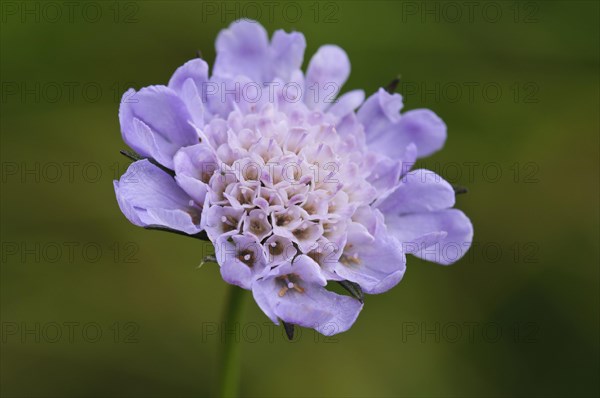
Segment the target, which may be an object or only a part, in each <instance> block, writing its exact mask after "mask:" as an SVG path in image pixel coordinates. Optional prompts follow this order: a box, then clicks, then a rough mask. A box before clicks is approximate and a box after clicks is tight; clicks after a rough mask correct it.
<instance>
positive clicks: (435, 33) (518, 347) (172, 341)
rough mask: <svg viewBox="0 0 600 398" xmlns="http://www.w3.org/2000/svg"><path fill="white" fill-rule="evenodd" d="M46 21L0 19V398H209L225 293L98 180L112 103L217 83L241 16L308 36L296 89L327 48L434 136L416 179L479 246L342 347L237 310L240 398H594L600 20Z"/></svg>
mask: <svg viewBox="0 0 600 398" xmlns="http://www.w3.org/2000/svg"><path fill="white" fill-rule="evenodd" d="M52 4H54V6H52V5H51V6H48V3H46V2H37V1H28V2H11V1H5V2H2V4H1V7H2V16H1V18H2V25H1V30H0V32H1V40H0V45H1V63H0V64H1V65H0V72H1V81H2V103H1V158H2V159H1V160H2V192H1V233H2V236H1V240H2V253H1V255H2V264H1V309H2V312H1V320H2V342H1V343H2V344H1V362H0V364H1V371H0V376H1V387H0V388H1V394H2V396H5V397H50V396H53V397H59V396H60V397H117V396H118V397H170V396H181V397H184V396H186V397H187V396H190V397H191V396H207V395H210V394H212V393H214V391H215V390H214V384H215V383H214V380H215V377H216V376H217V361H218V357H217V353H218V349H219V346H220V341H221V332H223V329H222V328H221V325H220V322H221V313H222V306H223V301H224V298H225V293H226V285H225V283H224V282H223V281H222V280H221V278H220V275H219V272H218V270H217V266H216V265H214V264H207V265H205V266H203V267H202V268H200V269H198V268H197V266H198V264H199V262H200V260H201V258H202V257H203V255H205V254H207V253H208V252H209V248H207V247H206V246H203V244H202V243H200V242H199V241H195V240H193V239H186V238H183V237H179V236H175V235H169V234H163V233H160V232H155V231H145V230H143V229H140V228H136V227H134V226H132V225H130V224H129V223H128V222H127V220H126V219H125V218H124V217H123V216H122V215H121V213H120V211H119V209H118V207H117V204H116V201H115V198H114V193H113V188H112V180H113V179H114V178H115V177H116V176H118V175H120V174H121V173H122V172H123V171H124V169H125V167H126V166H127V164H128V162H127V161H126V159H124V158H122V157H121V156H120V155H119V153H118V151H119V149H122V148H125V145H124V144H123V143H122V141H121V137H120V132H119V123H118V117H117V112H118V108H119V104H118V102H119V99H120V96H121V94H122V93H123V92H124V91H125V90H126V89H127V88H128V87H130V86H133V87H135V88H140V87H143V86H146V85H150V84H166V82H167V81H168V79H169V77H170V75H171V73H172V72H173V71H174V70H175V69H176V68H177V67H178V66H179V65H181V64H182V63H183V62H185V61H186V60H188V59H190V58H193V57H194V56H195V52H196V51H197V50H200V51H201V52H202V54H203V57H204V58H206V59H207V60H208V61H209V64H212V61H213V60H214V55H215V53H214V40H215V37H216V35H217V33H218V32H219V30H220V29H222V28H224V27H226V26H227V25H228V24H229V23H230V22H231V21H232V20H235V19H237V18H238V17H252V18H256V17H259V18H258V19H259V20H260V21H261V22H262V23H263V24H264V25H265V26H266V27H267V29H268V30H269V32H270V33H272V32H273V31H274V30H275V29H279V28H284V29H286V30H293V29H295V30H298V31H301V32H303V33H304V35H305V36H306V39H307V43H308V47H307V52H306V54H307V56H306V57H305V58H306V60H305V64H304V66H306V64H307V61H308V59H309V57H310V55H312V54H313V53H314V51H316V49H317V48H318V47H319V46H321V45H323V44H326V43H335V44H338V45H340V46H341V47H343V48H344V49H345V50H346V51H347V52H348V54H349V57H350V60H351V62H352V75H351V77H350V79H349V81H348V82H347V84H346V85H345V87H344V90H349V89H355V88H364V89H365V90H366V91H367V93H370V92H373V91H374V90H376V89H377V88H378V87H380V86H382V85H385V84H387V83H388V82H389V81H390V80H391V79H392V78H393V77H395V76H396V75H398V74H400V75H401V76H402V82H401V85H400V87H399V91H400V92H404V94H405V95H404V96H405V109H413V108H419V107H429V108H431V109H433V110H434V111H435V112H437V113H438V114H439V115H440V116H441V117H442V118H443V119H444V120H445V121H446V123H447V124H448V126H449V130H448V131H449V139H448V141H447V144H446V146H445V148H444V150H443V151H441V152H439V153H436V154H435V155H433V156H432V157H430V158H428V159H424V160H423V161H422V162H421V163H422V164H423V165H425V166H427V167H429V168H432V169H433V170H436V171H438V172H439V173H440V174H442V175H443V176H445V177H446V178H448V179H449V180H450V181H452V182H454V183H457V184H460V185H464V186H467V187H468V189H469V193H468V194H467V195H461V196H459V197H458V200H457V207H459V208H461V209H463V210H464V211H465V212H466V214H468V215H469V217H470V218H471V220H472V221H473V224H474V227H475V244H474V247H473V248H472V249H471V251H470V252H469V254H468V255H467V256H466V257H465V258H463V259H462V260H461V261H460V262H458V263H457V264H455V265H453V266H451V267H441V266H437V265H434V264H430V263H425V262H422V261H419V260H417V259H415V258H412V257H411V258H409V262H408V270H407V273H406V275H405V277H404V280H403V281H402V283H401V284H400V285H399V286H398V287H396V288H395V289H393V290H392V291H390V292H388V293H386V294H383V295H380V296H370V297H368V298H367V301H366V306H365V308H364V310H363V312H362V314H361V316H360V317H359V319H358V321H357V323H356V324H355V326H354V327H353V328H352V329H351V330H350V331H348V332H347V333H344V334H342V335H338V336H336V337H335V338H331V339H325V338H323V337H320V336H318V335H315V334H314V333H313V332H312V331H311V330H302V331H301V335H300V336H298V337H297V339H296V341H294V342H288V341H287V339H286V338H285V337H284V335H283V333H282V330H281V329H280V328H275V327H271V326H269V322H268V319H267V318H266V316H264V315H263V314H262V313H261V311H260V310H259V309H258V307H257V306H256V305H255V303H254V302H253V300H252V299H251V297H250V296H248V297H247V302H246V306H245V315H244V321H243V323H242V324H241V325H239V327H238V330H237V333H239V338H240V339H241V340H243V343H242V344H243V362H242V380H241V387H242V394H243V395H245V396H274V397H275V396H277V397H280V396H294V397H301V396H302V397H304V396H344V397H349V396H398V397H498V396H539V397H542V396H543V397H567V396H568V397H579V396H598V394H599V389H598V373H599V308H598V307H599V301H600V297H599V273H598V263H599V246H598V242H599V214H598V211H599V210H598V209H599V206H598V205H599V200H598V198H599V189H598V188H599V187H598V184H599V176H598V171H599V159H598V156H599V134H598V133H599V117H598V109H599V105H600V104H599V97H600V93H599V81H598V79H599V37H600V34H599V33H600V32H599V13H600V10H599V5H598V2H596V1H541V2H521V3H519V2H512V1H510V2H509V1H496V2H478V1H475V2H436V1H433V2H426V3H425V2H420V1H416V2H415V1H398V2H392V1H347V2H319V3H317V2H295V3H282V2H278V1H275V2H255V3H251V5H249V6H248V5H246V3H242V2H228V3H226V4H225V3H219V2H192V1H137V2H119V3H117V2H113V1H95V2H94V1H91V2H81V3H73V4H75V5H70V6H69V5H65V3H64V2H56V3H52ZM69 4H71V3H69ZM290 4H291V5H290ZM53 7H54V8H53ZM70 10H71V11H70ZM298 10H299V11H298ZM258 12H260V14H261V15H259V14H258ZM57 13H60V14H57ZM99 333H101V334H99Z"/></svg>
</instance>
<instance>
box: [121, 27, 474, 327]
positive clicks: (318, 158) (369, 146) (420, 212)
mask: <svg viewBox="0 0 600 398" xmlns="http://www.w3.org/2000/svg"><path fill="white" fill-rule="evenodd" d="M305 46H306V44H305V40H304V36H303V35H302V34H300V33H297V32H294V33H286V32H284V31H281V30H280V31H277V32H275V34H274V35H273V37H272V39H271V41H269V40H268V36H267V33H266V31H265V30H264V28H263V27H262V26H260V25H259V24H258V23H255V22H252V21H247V20H242V21H238V22H234V23H233V24H232V25H231V26H230V27H229V28H228V29H226V30H224V31H222V32H221V33H220V34H219V36H218V38H217V44H216V47H217V57H216V61H215V65H214V69H213V71H212V75H211V76H210V77H209V73H208V70H209V68H208V65H207V64H206V62H205V61H203V60H202V59H194V60H192V61H189V62H187V63H186V64H184V65H183V66H181V67H180V68H179V69H177V71H175V73H174V75H173V76H172V78H171V79H170V81H169V84H168V86H151V87H146V88H143V89H141V90H140V91H137V92H136V91H134V90H130V91H128V92H127V93H125V95H124V97H123V101H122V103H121V109H120V111H119V118H120V123H121V130H122V134H123V139H124V140H125V142H126V143H127V144H128V145H129V146H130V147H131V148H133V149H134V150H135V151H136V152H137V153H139V154H140V155H141V156H143V157H145V158H147V160H140V161H136V162H134V163H133V164H132V165H131V166H130V167H129V169H128V171H127V173H125V175H123V177H122V178H121V179H120V180H119V181H115V191H116V195H117V200H118V203H119V206H120V207H121V210H122V211H123V213H124V214H125V216H126V217H127V218H128V219H129V220H130V221H131V222H132V223H134V224H136V225H139V226H145V227H148V226H160V227H163V228H169V229H172V230H177V231H182V232H184V233H187V234H196V233H198V232H201V231H205V232H206V234H207V236H208V238H209V239H210V241H211V242H212V243H213V244H214V245H215V250H216V253H217V260H218V263H219V265H220V269H221V275H222V277H223V279H224V280H225V281H226V282H228V283H231V284H235V285H238V286H240V287H242V288H244V289H250V290H252V292H253V295H254V298H255V300H256V302H257V303H258V305H259V306H260V308H261V309H262V310H263V311H264V312H265V314H266V315H267V316H268V317H269V318H271V319H272V320H273V322H275V323H278V322H279V320H283V321H284V322H286V323H289V324H295V325H301V326H306V327H311V328H315V329H316V330H318V331H319V332H321V333H323V334H328V335H329V334H334V333H339V332H342V331H345V330H347V329H348V328H349V327H350V326H351V325H352V324H353V323H354V321H355V320H356V318H357V316H358V314H359V312H360V311H361V309H362V307H363V304H362V301H359V300H358V299H356V298H354V297H351V296H346V295H340V294H337V293H333V292H332V291H330V290H328V289H327V284H328V282H329V281H349V282H352V283H353V284H356V285H357V286H359V287H360V288H361V289H362V291H364V292H365V293H369V294H376V293H382V292H384V291H387V290H389V289H390V288H392V287H393V286H395V285H396V284H397V283H398V282H399V281H400V280H401V279H402V276H403V275H404V271H405V268H406V260H405V254H406V253H410V254H413V255H415V256H418V257H421V258H425V259H428V260H432V261H435V262H438V263H441V264H449V263H451V262H453V261H455V260H457V259H458V258H459V257H460V254H459V255H458V256H453V257H452V258H449V257H448V256H446V255H445V250H446V249H447V247H448V245H456V246H458V247H460V249H461V251H462V253H464V251H466V249H467V248H468V246H469V245H470V242H471V240H472V234H473V231H472V226H471V223H470V221H469V220H468V219H467V218H466V217H465V215H464V214H463V213H462V212H461V211H459V210H456V209H452V207H453V206H454V191H453V188H452V187H451V186H450V184H448V183H447V182H445V181H444V180H443V179H442V178H441V177H440V176H438V175H436V174H435V173H433V172H430V171H426V170H414V171H409V170H410V168H411V166H412V165H413V164H414V162H415V160H416V159H417V158H419V157H423V156H427V155H429V154H431V153H433V152H435V151H437V150H438V149H440V148H441V147H442V146H443V144H444V141H445V139H446V126H445V124H444V123H443V122H442V121H441V119H440V118H439V117H437V116H436V115H435V114H434V113H433V112H431V111H429V110H426V109H418V110H412V111H408V112H405V113H402V114H401V113H400V110H401V109H402V107H403V102H402V97H401V96H400V95H399V94H390V93H388V92H387V91H386V90H384V89H380V90H379V91H377V92H376V93H375V94H373V95H371V96H370V97H369V98H367V99H366V101H365V99H364V97H365V96H364V93H363V92H362V91H361V90H355V91H349V92H347V93H345V94H343V95H341V96H339V97H338V94H339V92H340V88H341V87H342V85H343V84H344V82H345V81H346V79H347V78H348V76H349V73H350V63H349V60H348V57H347V55H346V53H345V52H344V51H343V50H342V49H341V48H339V47H337V46H333V45H326V46H323V47H321V48H320V49H319V50H318V51H317V53H316V54H315V55H314V56H313V57H312V59H311V60H310V62H309V65H308V68H307V71H306V73H303V72H302V71H301V70H300V66H301V63H302V59H303V56H304V49H305Z"/></svg>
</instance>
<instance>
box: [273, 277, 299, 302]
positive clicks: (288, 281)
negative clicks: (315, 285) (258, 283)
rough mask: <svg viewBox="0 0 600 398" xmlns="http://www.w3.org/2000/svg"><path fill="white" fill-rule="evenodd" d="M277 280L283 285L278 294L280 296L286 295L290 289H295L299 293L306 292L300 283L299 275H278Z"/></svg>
mask: <svg viewBox="0 0 600 398" xmlns="http://www.w3.org/2000/svg"><path fill="white" fill-rule="evenodd" d="M276 280H277V281H278V282H279V283H280V284H282V285H283V286H282V287H281V289H280V290H279V293H278V294H277V295H278V296H279V297H283V296H285V294H286V293H287V292H288V291H289V290H295V291H296V292H298V293H304V288H303V287H302V286H300V284H299V281H300V277H298V275H296V274H288V275H283V276H278V277H277V278H276Z"/></svg>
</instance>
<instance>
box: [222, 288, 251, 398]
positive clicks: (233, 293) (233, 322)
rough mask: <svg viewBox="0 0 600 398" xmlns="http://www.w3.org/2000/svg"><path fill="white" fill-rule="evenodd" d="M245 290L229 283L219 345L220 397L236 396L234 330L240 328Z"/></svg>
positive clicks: (237, 356)
mask: <svg viewBox="0 0 600 398" xmlns="http://www.w3.org/2000/svg"><path fill="white" fill-rule="evenodd" d="M244 296H245V292H244V290H243V289H241V288H239V287H237V286H234V285H230V286H229V293H228V298H227V306H226V307H225V314H224V316H223V322H224V323H223V325H222V328H223V330H224V331H225V333H223V334H222V336H223V340H222V346H221V374H220V381H219V383H220V384H219V392H220V396H221V397H228V398H229V397H237V396H238V393H239V384H240V358H241V355H240V348H241V344H240V335H239V334H238V333H237V332H234V331H236V330H239V329H240V328H241V325H238V324H237V323H239V322H240V319H241V316H242V310H243V305H242V304H243V303H244Z"/></svg>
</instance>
